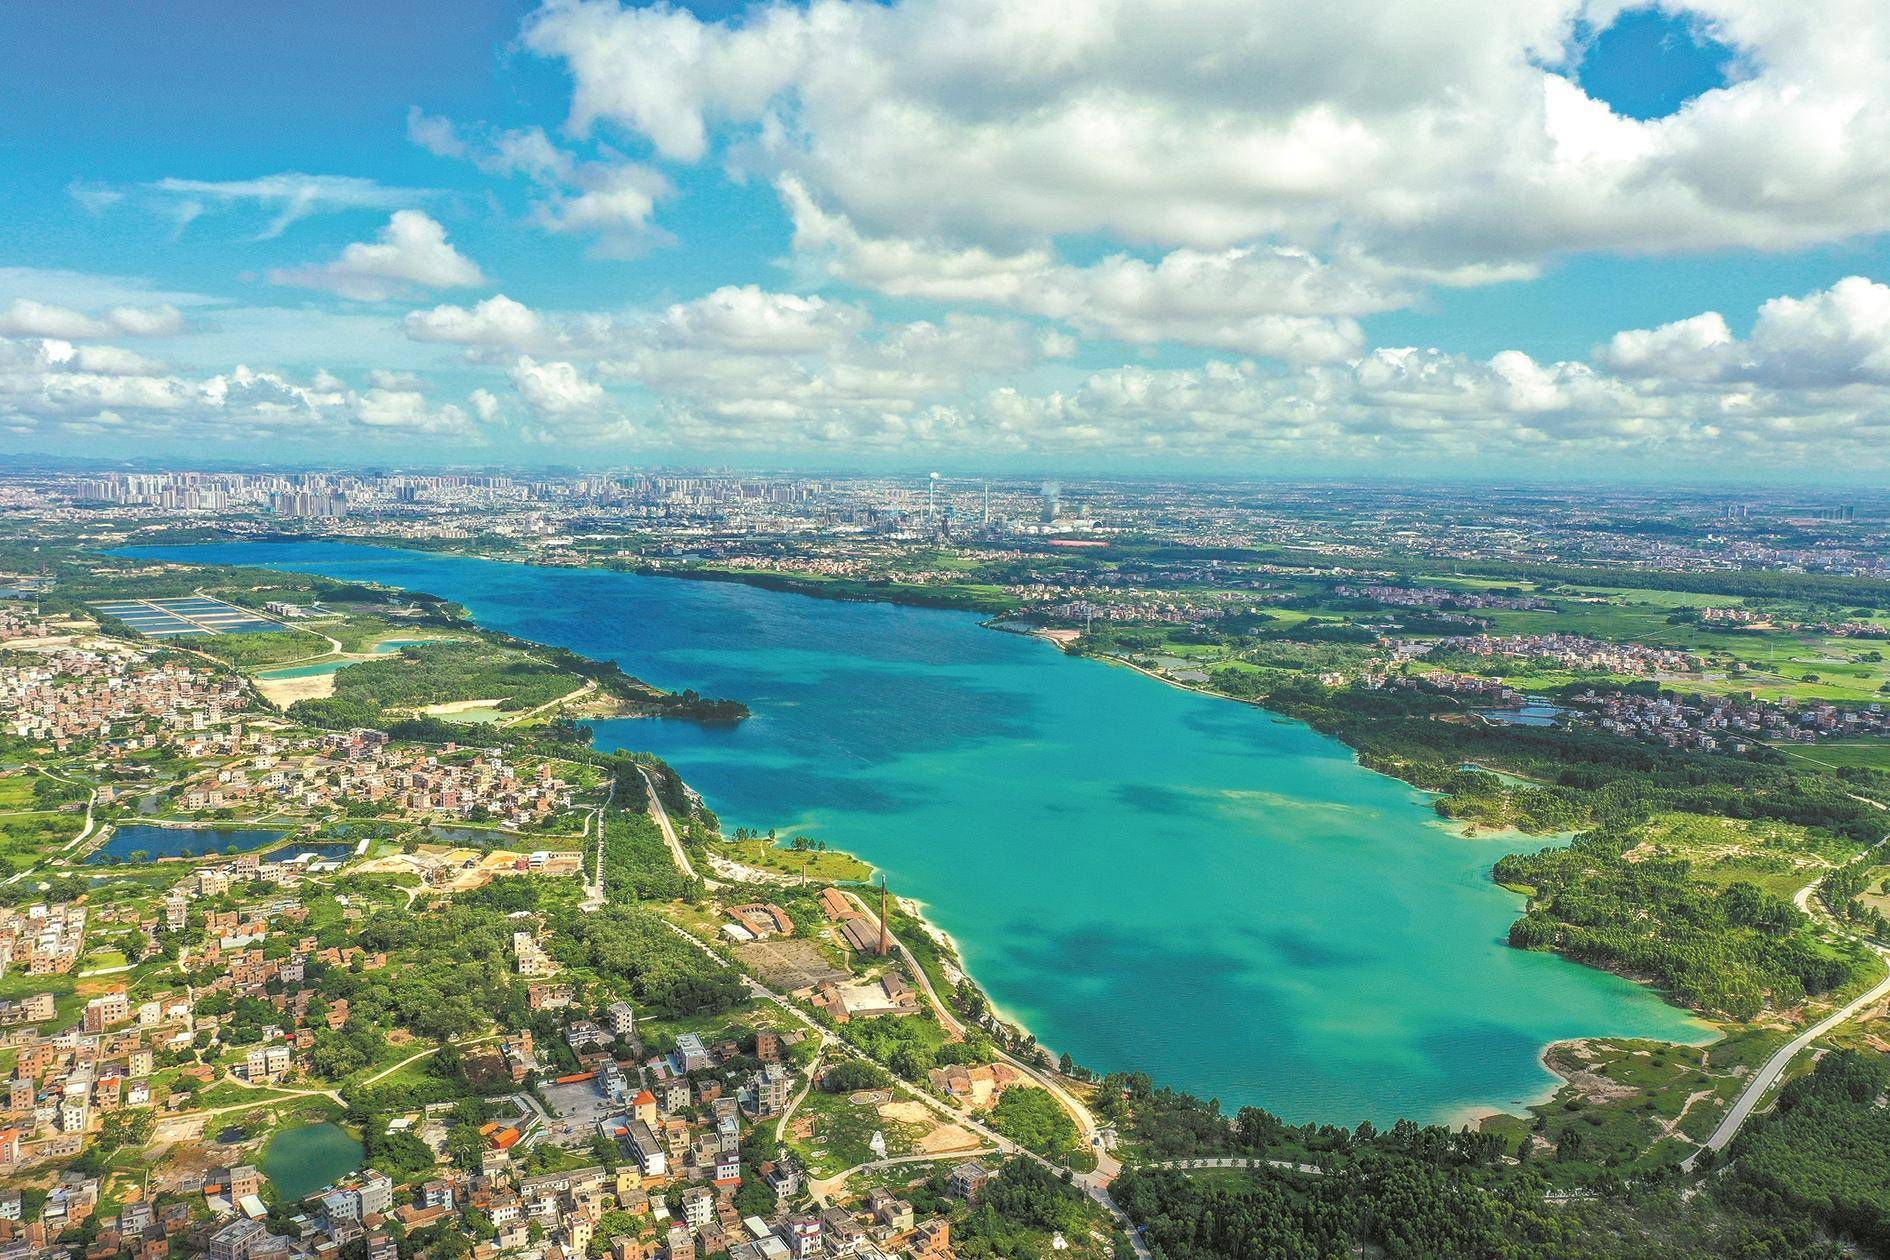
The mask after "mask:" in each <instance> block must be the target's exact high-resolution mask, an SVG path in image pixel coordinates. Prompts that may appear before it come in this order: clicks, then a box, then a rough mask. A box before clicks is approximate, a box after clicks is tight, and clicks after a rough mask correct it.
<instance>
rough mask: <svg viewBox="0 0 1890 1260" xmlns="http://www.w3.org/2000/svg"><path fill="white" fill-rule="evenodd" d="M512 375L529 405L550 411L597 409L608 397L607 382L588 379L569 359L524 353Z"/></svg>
mask: <svg viewBox="0 0 1890 1260" xmlns="http://www.w3.org/2000/svg"><path fill="white" fill-rule="evenodd" d="M509 375H510V376H511V378H512V384H513V386H514V387H515V388H516V389H517V390H518V394H519V397H520V398H523V399H524V400H525V403H526V405H527V406H529V407H531V408H532V409H533V410H534V411H538V412H542V413H544V414H546V415H553V416H562V415H570V414H574V413H580V412H590V411H594V410H596V409H597V408H598V407H599V406H600V405H601V404H602V403H603V401H604V398H605V394H604V389H603V386H601V385H598V384H597V383H596V382H595V381H587V380H585V379H584V378H583V376H581V375H579V373H578V370H577V368H576V367H574V366H573V365H571V364H569V363H560V362H551V363H540V362H538V361H537V360H535V359H533V358H532V357H531V356H530V355H528V354H523V355H520V356H519V358H518V361H517V362H516V363H514V364H513V365H512V370H511V372H510V373H509Z"/></svg>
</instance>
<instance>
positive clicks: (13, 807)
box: [0, 774, 34, 813]
mask: <svg viewBox="0 0 1890 1260" xmlns="http://www.w3.org/2000/svg"><path fill="white" fill-rule="evenodd" d="M33 779H34V776H33V775H30V774H9V775H4V776H0V812H5V813H14V812H17V811H19V810H28V809H31V808H33Z"/></svg>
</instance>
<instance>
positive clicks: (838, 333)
mask: <svg viewBox="0 0 1890 1260" xmlns="http://www.w3.org/2000/svg"><path fill="white" fill-rule="evenodd" d="M868 322H870V321H869V319H868V317H867V315H866V313H865V312H864V311H862V310H859V309H858V308H857V307H851V306H846V305H842V304H838V303H834V302H829V301H827V300H826V299H824V298H821V297H798V296H796V295H794V294H792V293H770V292H768V291H766V290H764V289H762V288H760V287H759V286H757V285H752V284H749V285H739V286H737V285H729V286H726V287H724V288H720V289H717V290H715V292H713V293H710V294H708V295H707V296H706V297H701V298H697V299H696V300H695V301H693V302H679V303H676V304H675V305H673V306H671V307H669V309H668V310H666V311H664V312H663V314H662V316H661V318H660V319H659V320H658V321H657V329H658V332H659V334H660V336H661V338H662V340H663V341H664V342H666V343H668V344H672V345H711V346H714V347H716V348H718V349H722V350H729V351H735V352H739V353H756V354H803V353H810V352H814V351H821V350H831V349H833V348H834V347H835V346H836V345H838V344H839V343H841V342H842V341H844V340H846V339H847V338H849V337H851V336H853V335H855V334H856V333H857V332H858V331H859V330H860V329H861V328H862V327H864V326H865V325H866V324H867V323H868Z"/></svg>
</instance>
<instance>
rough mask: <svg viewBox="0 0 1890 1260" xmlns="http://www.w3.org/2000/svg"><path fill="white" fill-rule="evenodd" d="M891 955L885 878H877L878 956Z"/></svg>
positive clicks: (890, 933) (890, 932) (890, 934)
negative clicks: (887, 924)
mask: <svg viewBox="0 0 1890 1260" xmlns="http://www.w3.org/2000/svg"><path fill="white" fill-rule="evenodd" d="M890 953H892V929H891V928H889V927H887V926H886V876H885V875H884V874H882V875H881V876H880V877H879V956H880V957H881V958H884V957H885V956H886V955H888V954H890Z"/></svg>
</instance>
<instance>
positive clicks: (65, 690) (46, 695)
mask: <svg viewBox="0 0 1890 1260" xmlns="http://www.w3.org/2000/svg"><path fill="white" fill-rule="evenodd" d="M248 703H249V694H248V692H247V691H246V690H245V689H244V686H243V682H242V680H241V679H239V678H236V677H235V676H233V675H229V674H220V673H218V672H217V671H215V670H212V669H210V668H207V667H205V666H199V665H189V664H184V663H182V662H181V661H178V660H164V661H157V660H153V659H151V658H149V657H147V656H146V655H145V654H144V653H142V652H139V651H136V650H133V649H129V648H127V649H124V650H121V651H109V652H108V651H93V650H87V649H79V648H68V649H64V650H60V651H56V652H46V653H35V654H33V655H32V656H30V657H26V658H23V659H20V660H16V661H12V662H9V663H6V664H0V730H4V731H6V732H7V733H9V734H11V735H14V736H16V737H18V738H22V739H34V740H44V741H46V742H47V743H48V744H50V745H51V746H52V747H53V748H54V749H55V750H57V751H60V752H65V751H68V750H70V749H71V748H72V746H73V744H74V742H75V741H81V740H96V741H100V742H101V743H102V744H104V745H106V747H107V749H108V750H109V749H112V748H122V749H127V750H132V749H140V748H154V747H157V746H159V745H160V744H161V745H164V746H166V747H176V748H180V749H183V748H185V746H186V745H190V744H193V743H194V744H203V745H206V750H207V743H208V741H206V740H204V739H203V738H202V736H204V735H205V733H207V732H210V731H213V730H215V729H216V728H218V727H219V726H222V725H223V724H225V723H226V722H228V721H229V720H230V719H231V718H233V717H234V715H236V714H238V713H241V712H242V711H243V710H244V708H246V707H247V705H248ZM239 729H240V727H239Z"/></svg>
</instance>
